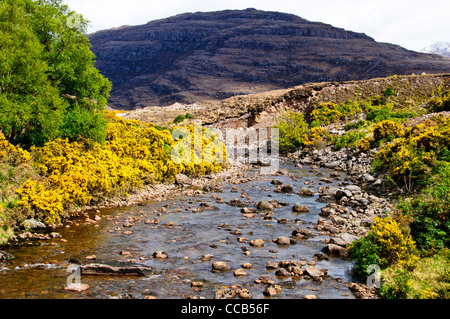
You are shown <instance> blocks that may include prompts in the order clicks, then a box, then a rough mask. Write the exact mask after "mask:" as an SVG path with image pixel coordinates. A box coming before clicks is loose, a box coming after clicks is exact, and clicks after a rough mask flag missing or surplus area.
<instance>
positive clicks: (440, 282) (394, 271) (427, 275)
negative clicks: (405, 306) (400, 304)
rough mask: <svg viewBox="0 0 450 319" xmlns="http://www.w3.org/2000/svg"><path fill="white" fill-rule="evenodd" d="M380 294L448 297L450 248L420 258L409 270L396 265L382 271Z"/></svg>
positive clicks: (429, 297)
mask: <svg viewBox="0 0 450 319" xmlns="http://www.w3.org/2000/svg"><path fill="white" fill-rule="evenodd" d="M380 294H381V295H382V296H384V297H386V298H406V299H449V298H450V250H449V249H444V250H442V251H440V252H438V253H436V254H435V255H433V256H430V257H424V258H422V259H420V261H419V262H418V264H417V267H416V268H415V269H414V270H413V271H411V272H406V271H405V270H404V269H403V268H402V267H398V266H397V267H391V268H389V269H387V270H386V271H383V274H382V287H381V290H380Z"/></svg>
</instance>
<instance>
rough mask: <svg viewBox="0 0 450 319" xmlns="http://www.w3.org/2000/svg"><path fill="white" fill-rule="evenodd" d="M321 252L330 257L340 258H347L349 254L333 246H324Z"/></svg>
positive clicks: (339, 247)
mask: <svg viewBox="0 0 450 319" xmlns="http://www.w3.org/2000/svg"><path fill="white" fill-rule="evenodd" d="M323 250H324V251H325V252H328V253H329V254H330V255H337V256H340V257H347V256H348V254H349V253H348V250H347V249H346V248H344V247H342V246H339V245H335V244H328V246H325V247H324V249H323Z"/></svg>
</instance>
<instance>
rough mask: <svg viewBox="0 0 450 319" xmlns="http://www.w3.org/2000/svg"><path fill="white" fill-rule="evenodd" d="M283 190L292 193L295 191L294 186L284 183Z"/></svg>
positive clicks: (285, 192)
mask: <svg viewBox="0 0 450 319" xmlns="http://www.w3.org/2000/svg"><path fill="white" fill-rule="evenodd" d="M281 192H282V193H284V194H292V193H293V192H294V188H293V187H292V185H284V186H283V187H281Z"/></svg>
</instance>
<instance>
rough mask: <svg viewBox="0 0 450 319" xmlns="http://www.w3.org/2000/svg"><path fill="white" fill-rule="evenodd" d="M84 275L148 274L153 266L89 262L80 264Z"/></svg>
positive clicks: (151, 271)
mask: <svg viewBox="0 0 450 319" xmlns="http://www.w3.org/2000/svg"><path fill="white" fill-rule="evenodd" d="M80 270H81V274H82V275H102V276H147V275H148V274H151V273H153V272H154V271H153V268H151V267H147V266H143V265H123V266H111V265H107V264H88V265H83V266H80Z"/></svg>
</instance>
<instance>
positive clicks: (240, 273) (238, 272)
mask: <svg viewBox="0 0 450 319" xmlns="http://www.w3.org/2000/svg"><path fill="white" fill-rule="evenodd" d="M233 274H234V275H235V276H236V277H240V276H247V275H248V274H247V272H246V271H245V270H244V269H242V268H239V269H236V270H235V271H234V272H233Z"/></svg>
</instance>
